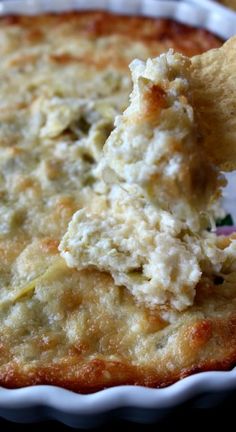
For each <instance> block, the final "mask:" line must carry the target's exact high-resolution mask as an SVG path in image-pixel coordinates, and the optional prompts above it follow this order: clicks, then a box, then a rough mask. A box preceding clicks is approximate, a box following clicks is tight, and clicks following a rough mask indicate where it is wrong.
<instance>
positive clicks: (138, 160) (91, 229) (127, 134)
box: [60, 52, 229, 311]
mask: <svg viewBox="0 0 236 432" xmlns="http://www.w3.org/2000/svg"><path fill="white" fill-rule="evenodd" d="M189 64H190V60H189V59H187V58H186V57H183V56H181V55H179V54H173V53H172V52H169V53H167V54H163V55H161V56H160V57H159V58H156V59H153V60H151V59H149V60H148V61H147V62H146V63H144V62H142V61H137V60H136V61H134V62H133V63H132V64H131V71H132V78H133V82H134V89H133V92H132V94H131V103H130V106H129V107H128V108H127V110H126V111H125V112H124V114H123V115H122V116H120V117H118V118H117V119H116V122H115V125H116V128H115V129H114V131H113V132H112V133H111V135H110V137H109V138H108V140H107V142H106V144H105V146H104V154H103V157H102V158H101V160H100V163H99V165H98V167H97V169H96V171H95V174H96V175H97V176H98V178H99V177H100V178H101V179H103V180H104V181H105V183H107V186H106V188H107V189H106V197H107V200H106V204H105V205H104V208H103V209H100V210H99V212H96V211H95V212H88V211H86V210H80V211H78V212H77V213H76V214H75V215H74V216H73V219H72V221H71V222H70V224H69V228H68V231H67V233H66V235H65V236H64V238H63V240H62V242H61V244H60V250H61V254H62V256H63V257H64V258H65V260H66V262H67V264H68V265H69V266H70V267H76V268H77V269H84V268H88V267H96V268H98V269H99V270H105V271H108V272H109V273H111V275H112V276H113V278H114V281H115V283H116V284H117V285H124V286H126V287H127V288H128V289H129V290H130V291H131V293H132V294H133V295H134V296H135V298H136V299H137V300H138V301H141V302H144V303H145V304H146V305H148V306H149V307H154V306H156V305H170V306H171V307H172V308H174V309H177V310H179V311H181V310H184V309H185V308H186V307H188V306H190V305H192V304H193V302H194V297H195V293H196V285H197V283H198V282H199V281H200V279H201V276H202V275H203V274H204V273H205V272H210V273H214V272H217V271H218V272H219V271H220V270H221V269H222V266H223V265H224V263H225V262H226V261H227V259H228V253H229V252H228V249H227V248H226V249H225V250H224V251H222V250H220V249H219V248H218V247H217V245H216V236H215V235H214V234H211V233H207V231H206V227H207V224H209V220H210V218H211V213H212V212H213V211H214V206H215V203H216V202H217V198H218V197H219V196H220V187H221V186H222V185H224V184H225V181H224V178H223V177H222V175H221V173H220V172H219V171H218V170H217V169H216V168H215V167H214V166H213V165H212V164H211V162H210V161H209V160H208V158H207V155H206V154H205V153H204V151H203V149H202V148H201V144H200V141H199V140H198V134H197V125H196V123H195V120H194V112H193V109H192V107H191V104H190V95H189Z"/></svg>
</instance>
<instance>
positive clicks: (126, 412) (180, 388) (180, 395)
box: [0, 0, 236, 428]
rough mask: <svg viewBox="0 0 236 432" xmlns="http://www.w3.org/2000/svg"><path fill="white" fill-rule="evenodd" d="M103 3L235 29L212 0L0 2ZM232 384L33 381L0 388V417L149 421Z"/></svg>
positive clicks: (205, 376) (53, 7)
mask: <svg viewBox="0 0 236 432" xmlns="http://www.w3.org/2000/svg"><path fill="white" fill-rule="evenodd" d="M196 3H198V5H197V4H196ZM99 8H100V9H106V10H111V11H114V12H118V13H125V14H138V15H148V16H161V17H168V18H172V19H175V20H177V21H180V22H183V23H186V24H190V25H193V26H198V27H203V28H206V29H208V30H210V31H212V32H214V33H216V34H217V35H219V36H221V37H222V38H228V37H230V36H232V35H233V34H236V14H234V13H233V12H230V11H227V10H225V8H222V7H221V6H219V5H217V6H216V7H214V4H213V2H210V1H208V0H206V1H205V0H198V1H194V0H185V1H181V0H179V1H177V0H176V1H169V0H165V1H163V0H162V1H158V0H89V1H84V0H66V1H64V0H54V1H53V0H52V1H49V0H41V1H40V0H24V1H20V0H14V1H13V0H5V1H2V2H1V1H0V15H2V14H17V13H18V14H37V13H40V12H42V11H56V12H63V11H65V10H75V9H99ZM230 178H231V185H230V187H229V188H228V190H227V192H226V195H227V202H226V206H227V207H228V208H229V209H231V211H232V210H234V211H235V210H236V206H235V207H234V205H233V204H232V203H233V199H232V198H234V196H235V200H234V201H235V202H236V192H234V187H233V186H232V185H233V184H234V183H235V180H236V177H235V175H231V177H230ZM235 189H236V188H235ZM233 194H234V196H233ZM235 216H236V211H235ZM235 220H236V219H235ZM234 389H235V391H236V369H234V370H232V371H230V372H204V373H199V374H196V375H192V376H190V377H187V378H185V379H183V380H181V381H179V382H177V383H176V384H173V385H171V386H169V387H167V388H164V389H149V388H144V387H137V386H119V387H114V388H110V389H107V390H102V391H99V392H97V393H94V394H91V395H79V394H75V393H73V392H71V391H68V390H64V389H62V388H58V387H55V386H31V387H27V388H22V389H17V390H8V389H4V388H0V416H1V417H3V418H6V419H8V420H12V421H17V422H32V421H38V420H43V419H48V418H50V419H57V420H59V421H61V422H63V423H65V424H67V425H70V426H74V427H86V428H87V427H93V426H97V425H99V424H101V423H103V422H104V421H106V419H108V418H110V417H111V416H115V417H119V418H125V419H129V420H133V421H137V422H142V423H149V422H153V421H157V420H158V419H161V418H163V416H165V415H167V414H168V415H169V413H170V411H171V410H172V409H173V408H176V407H177V406H181V405H183V404H184V403H185V402H188V404H189V403H191V405H192V406H194V407H202V406H206V405H207V406H210V407H214V406H215V405H217V404H218V403H220V401H221V400H222V399H223V398H225V395H226V394H228V393H229V392H231V391H233V390H234Z"/></svg>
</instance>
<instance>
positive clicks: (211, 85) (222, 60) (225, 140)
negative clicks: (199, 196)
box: [191, 36, 236, 171]
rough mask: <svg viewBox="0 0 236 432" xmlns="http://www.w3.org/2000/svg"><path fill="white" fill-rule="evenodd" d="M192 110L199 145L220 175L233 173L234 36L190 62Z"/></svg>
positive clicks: (235, 166)
mask: <svg viewBox="0 0 236 432" xmlns="http://www.w3.org/2000/svg"><path fill="white" fill-rule="evenodd" d="M191 72H192V73H191V87H192V96H193V106H194V110H195V114H196V119H197V121H198V124H199V130H200V131H201V132H200V134H201V136H200V141H201V142H202V145H203V146H205V148H206V152H207V154H208V155H209V157H210V158H211V160H212V161H213V162H214V163H215V164H216V165H217V166H219V167H220V168H221V169H222V170H223V171H232V170H234V169H236V36H235V37H233V38H231V39H229V40H228V41H227V42H226V43H225V44H224V45H223V46H222V47H221V48H219V49H213V50H211V51H208V52H206V53H204V54H202V55H199V56H195V57H193V58H192V70H191Z"/></svg>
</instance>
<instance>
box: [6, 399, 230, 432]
mask: <svg viewBox="0 0 236 432" xmlns="http://www.w3.org/2000/svg"><path fill="white" fill-rule="evenodd" d="M235 414H236V391H235V392H233V393H231V394H230V395H229V396H227V397H226V398H225V400H224V402H223V403H221V404H220V405H216V406H215V407H214V408H210V409H209V408H195V409H192V408H190V407H189V406H188V405H185V406H183V407H182V408H180V409H179V408H178V409H176V410H174V411H173V412H171V414H170V415H168V416H167V417H166V418H165V419H164V420H162V421H159V422H158V423H155V424H152V425H146V424H136V423H130V422H127V421H121V420H113V421H110V422H108V423H107V424H106V425H104V426H102V427H100V428H97V429H89V430H90V431H94V432H95V431H96V432H106V431H109V432H110V431H111V432H113V431H114V432H115V431H116V430H117V431H119V432H125V431H126V430H128V432H139V431H145V432H154V431H155V432H159V431H160V432H166V431H171V432H177V431H179V430H181V432H183V431H185V430H186V431H188V432H192V431H195V430H197V431H199V432H203V431H205V430H209V432H211V431H213V430H216V429H217V428H220V430H221V431H223V432H226V431H231V430H232V431H234V430H235V429H236V427H235V420H236V416H235ZM20 430H24V431H25V432H28V431H34V432H39V431H40V432H43V431H44V430H45V432H46V431H50V430H51V431H52V432H53V431H58V432H68V431H73V429H72V428H70V427H67V426H64V425H62V424H60V423H58V422H56V421H47V422H41V423H37V424H36V423H33V424H16V423H10V422H7V421H5V420H0V431H1V432H8V431H13V432H14V431H16V432H18V431H20ZM74 430H76V429H74ZM80 430H81V431H83V430H84V429H80Z"/></svg>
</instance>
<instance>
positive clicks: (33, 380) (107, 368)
mask: <svg viewBox="0 0 236 432" xmlns="http://www.w3.org/2000/svg"><path fill="white" fill-rule="evenodd" d="M209 328H210V329H211V330H210V333H209ZM212 331H214V340H215V343H216V344H217V345H218V346H219V352H218V353H217V355H216V352H213V357H212V358H208V359H206V360H199V359H198V357H200V355H201V353H200V348H202V349H203V350H204V345H205V344H206V343H207V341H208V338H209V337H211V335H212ZM184 343H185V344H188V343H189V345H190V346H189V347H188V351H189V352H190V353H191V351H192V353H195V354H197V356H196V360H197V361H196V360H195V362H194V363H192V364H191V365H189V366H187V367H185V368H181V369H180V370H179V371H176V370H174V371H172V372H169V373H168V374H165V373H164V374H162V375H161V374H160V375H158V374H157V373H156V371H155V369H153V368H149V367H141V366H139V367H138V366H134V365H133V366H132V365H131V364H130V363H127V362H121V361H104V360H102V359H94V360H91V361H88V362H87V363H83V362H81V360H80V356H79V355H78V354H77V353H70V355H69V356H68V357H66V358H65V359H62V360H61V361H60V363H59V364H49V365H46V366H41V367H40V368H33V367H32V368H29V369H26V371H22V369H21V367H19V365H17V363H15V362H12V363H10V364H9V365H8V366H7V367H6V368H4V370H3V371H1V373H0V383H1V385H3V386H5V387H7V388H19V387H23V386H30V385H37V384H53V385H57V386H60V387H64V388H67V389H70V390H73V391H76V392H80V393H90V392H95V391H98V390H101V389H104V388H108V387H112V386H117V385H124V384H126V385H127V384H130V385H131V384H133V385H143V386H148V387H153V388H161V387H166V386H168V385H170V384H173V383H174V382H176V381H177V380H179V379H182V378H185V377H186V376H189V375H191V374H193V373H199V372H204V371H213V370H219V371H220V370H229V369H230V368H231V367H233V366H234V365H235V362H236V315H234V316H233V317H231V318H230V319H229V320H227V321H223V320H219V321H216V322H214V323H212V322H210V321H206V320H202V321H199V322H198V323H197V326H196V327H195V326H194V327H192V328H189V329H188V330H187V331H186V339H185V341H184ZM179 349H181V347H179ZM192 353H191V354H190V355H191V357H193V354H192Z"/></svg>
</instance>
